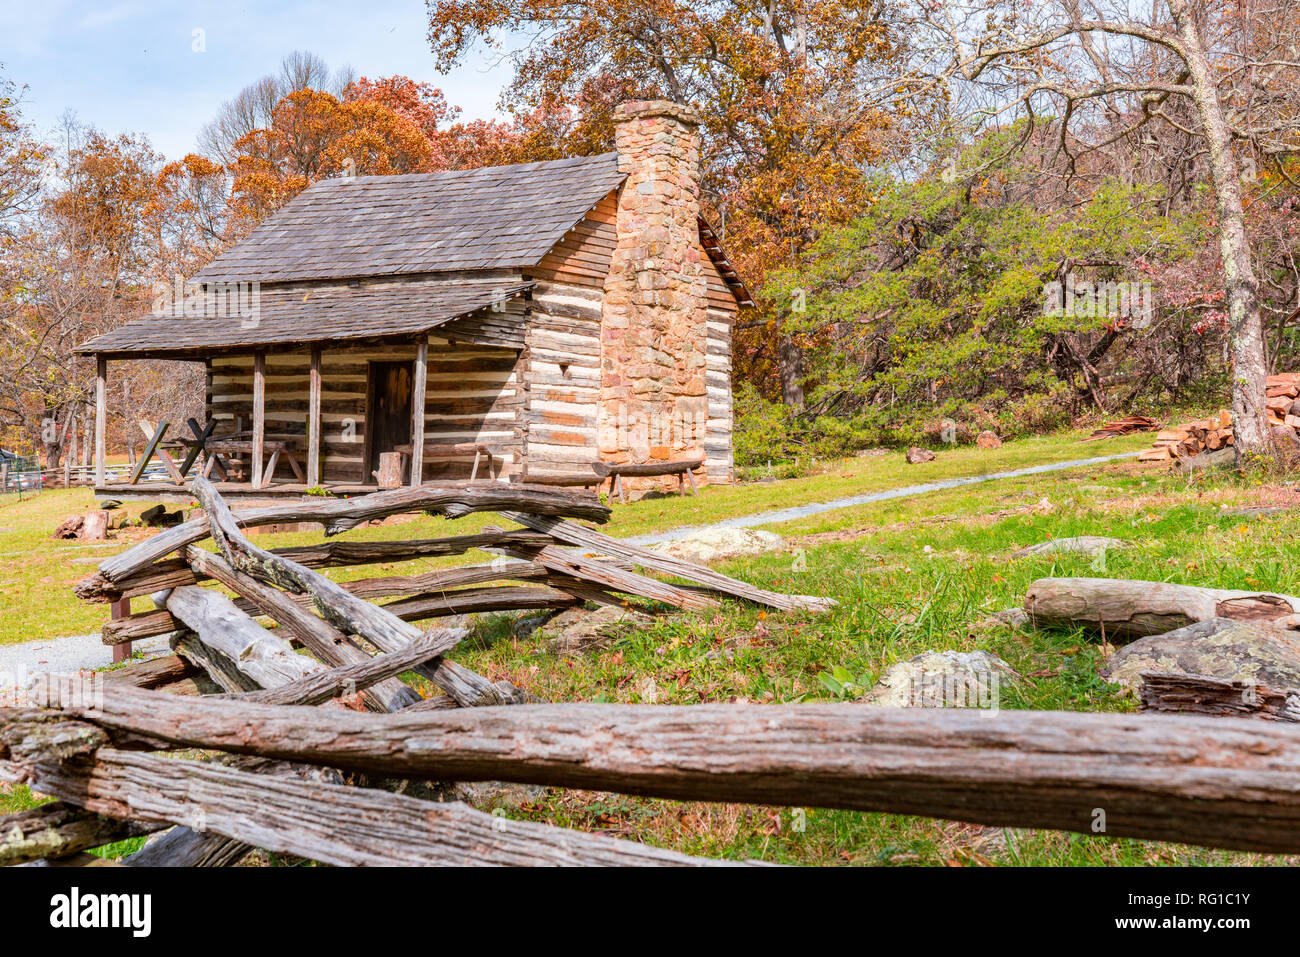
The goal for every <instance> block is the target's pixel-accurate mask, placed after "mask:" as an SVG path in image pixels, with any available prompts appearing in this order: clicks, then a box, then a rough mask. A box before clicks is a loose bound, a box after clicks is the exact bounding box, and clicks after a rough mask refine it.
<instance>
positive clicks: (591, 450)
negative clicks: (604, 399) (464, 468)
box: [524, 194, 615, 475]
mask: <svg viewBox="0 0 1300 957" xmlns="http://www.w3.org/2000/svg"><path fill="white" fill-rule="evenodd" d="M614 214H615V205H614V200H613V196H612V194H611V195H610V196H607V197H605V199H603V200H601V202H600V203H599V204H598V205H597V206H596V208H595V209H593V210H592V211H591V212H590V213H588V214H587V216H586V218H584V219H583V220H582V222H580V223H579V224H578V225H577V226H575V227H574V228H573V229H572V230H571V231H570V232H569V233H568V234H567V235H566V236H565V237H564V238H563V239H562V240H560V242H559V243H557V244H556V245H555V248H554V249H552V250H551V252H550V253H548V254H547V256H546V257H545V258H544V259H543V260H542V261H541V263H540V264H539V265H538V266H537V267H536V268H534V269H531V270H528V271H527V272H526V275H527V276H528V278H530V279H535V280H537V283H538V284H537V286H536V287H535V288H534V289H533V291H532V306H533V312H532V316H531V319H530V321H529V326H528V336H527V349H526V353H525V359H524V362H525V363H526V365H525V369H526V372H525V373H524V376H525V379H526V383H527V386H526V387H527V413H526V423H527V444H526V447H525V455H526V457H527V460H528V471H529V473H530V474H537V475H556V474H562V473H566V472H575V471H590V469H589V468H588V465H589V463H591V462H594V461H596V459H597V458H598V449H597V444H596V410H597V407H598V402H599V400H600V358H601V356H600V349H601V346H600V320H601V301H602V299H603V298H604V288H605V276H606V274H607V273H608V272H609V262H610V256H611V255H612V254H613V251H614V242H615V234H614Z"/></svg>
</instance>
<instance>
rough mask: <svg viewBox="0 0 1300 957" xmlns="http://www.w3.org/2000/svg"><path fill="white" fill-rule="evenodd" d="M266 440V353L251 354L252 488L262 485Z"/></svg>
mask: <svg viewBox="0 0 1300 957" xmlns="http://www.w3.org/2000/svg"><path fill="white" fill-rule="evenodd" d="M265 442H266V353H265V352H259V353H257V354H256V355H254V356H253V455H252V459H253V461H252V464H251V466H250V468H251V470H252V473H253V474H252V479H253V488H261V487H262V451H263V448H262V447H263V445H264V443H265Z"/></svg>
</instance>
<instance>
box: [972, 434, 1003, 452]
mask: <svg viewBox="0 0 1300 957" xmlns="http://www.w3.org/2000/svg"><path fill="white" fill-rule="evenodd" d="M975 444H976V445H978V446H979V447H980V448H982V449H999V448H1001V447H1002V440H1001V439H1000V438H998V437H997V435H996V434H995V433H993V432H990V431H989V430H988V429H985V430H984V431H983V432H981V433H980V434H979V435H977V436H975Z"/></svg>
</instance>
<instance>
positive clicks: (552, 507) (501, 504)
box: [99, 480, 610, 582]
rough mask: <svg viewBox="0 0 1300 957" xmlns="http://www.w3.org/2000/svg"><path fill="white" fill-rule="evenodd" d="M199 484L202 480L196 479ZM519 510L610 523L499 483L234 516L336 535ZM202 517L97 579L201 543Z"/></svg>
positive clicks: (563, 501)
mask: <svg viewBox="0 0 1300 957" xmlns="http://www.w3.org/2000/svg"><path fill="white" fill-rule="evenodd" d="M198 481H201V480H198ZM502 509H519V510H522V511H526V512H528V513H529V514H534V515H551V516H567V517H571V518H580V519H584V520H586V521H592V522H606V521H608V520H609V515H610V510H609V508H608V507H607V506H605V505H602V504H601V503H600V501H599V500H598V499H597V498H596V497H595V496H594V495H588V494H584V493H581V492H571V491H565V490H560V489H553V488H537V487H532V486H528V485H505V484H501V483H489V482H483V483H475V484H472V485H471V484H468V483H460V484H452V483H449V484H445V485H422V486H418V487H416V488H400V489H391V490H389V491H385V492H375V493H374V494H373V495H363V496H360V497H358V498H351V499H330V500H328V501H322V502H288V503H285V504H283V505H267V506H263V507H261V508H248V509H243V510H241V511H239V512H237V513H236V514H235V521H236V522H237V523H238V524H239V526H240V527H241V528H248V527H251V526H255V525H273V524H276V523H280V522H320V523H321V524H323V525H324V526H325V534H326V535H337V534H339V533H340V532H345V531H347V530H348V529H351V528H355V527H356V526H358V525H361V524H363V523H365V522H369V521H371V520H373V519H379V518H387V517H388V516H389V515H398V514H401V513H403V512H434V513H437V514H441V515H445V516H446V517H447V518H461V517H463V516H465V515H468V514H470V513H472V512H495V511H501V510H502ZM209 534H210V533H209V529H208V519H207V516H202V517H199V518H195V519H191V520H190V521H188V522H185V523H184V524H182V525H177V526H176V527H175V528H170V529H167V530H166V531H163V532H160V533H159V534H158V535H155V536H154V537H153V538H149V539H146V540H145V541H143V542H141V543H140V544H138V545H136V546H134V547H132V548H129V549H127V550H126V551H124V552H121V553H119V554H117V555H113V556H111V557H109V558H106V559H105V560H104V561H103V562H101V563H100V565H99V574H100V575H102V576H103V577H104V578H105V579H106V580H107V581H109V582H118V581H121V580H122V579H123V578H125V577H127V576H128V575H130V574H131V573H133V572H136V571H139V570H140V569H142V568H145V567H147V566H149V565H150V564H152V563H153V562H155V561H157V560H158V559H160V558H163V557H165V556H166V555H169V554H170V553H172V552H174V551H177V550H178V549H181V548H184V547H185V546H186V545H192V544H194V543H195V542H198V541H202V540H203V539H205V538H207V537H208V535H209Z"/></svg>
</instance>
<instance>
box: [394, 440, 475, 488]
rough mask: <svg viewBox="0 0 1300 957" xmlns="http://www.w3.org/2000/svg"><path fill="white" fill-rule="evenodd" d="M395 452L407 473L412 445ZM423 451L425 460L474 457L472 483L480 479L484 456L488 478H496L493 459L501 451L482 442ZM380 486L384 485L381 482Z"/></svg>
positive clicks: (436, 446)
mask: <svg viewBox="0 0 1300 957" xmlns="http://www.w3.org/2000/svg"><path fill="white" fill-rule="evenodd" d="M393 451H394V452H399V453H401V456H402V462H403V467H402V471H403V472H405V471H406V466H405V463H407V462H409V461H410V460H411V443H409V442H408V443H407V444H405V445H398V446H396V447H395V448H394V449H393ZM422 451H423V453H424V458H425V459H429V458H443V457H451V456H454V455H466V456H467V455H472V456H474V465H473V467H472V468H471V469H470V471H469V480H470V481H471V482H473V481H475V480H476V479H477V478H478V467H479V464H480V463H481V462H482V461H483V458H484V456H486V457H487V469H488V478H490V479H493V478H496V471H495V468H494V463H493V459H492V457H493V456H494V455H498V454H499V451H498V450H497V449H495V448H493V447H492V446H490V445H483V444H482V443H480V442H453V443H448V444H444V445H429V444H427V443H426V444H425V445H424V447H423V449H422ZM375 478H376V479H378V478H379V476H378V475H376V476H375ZM380 484H383V483H382V482H381V483H380Z"/></svg>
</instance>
